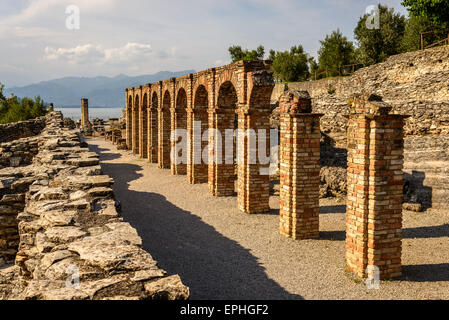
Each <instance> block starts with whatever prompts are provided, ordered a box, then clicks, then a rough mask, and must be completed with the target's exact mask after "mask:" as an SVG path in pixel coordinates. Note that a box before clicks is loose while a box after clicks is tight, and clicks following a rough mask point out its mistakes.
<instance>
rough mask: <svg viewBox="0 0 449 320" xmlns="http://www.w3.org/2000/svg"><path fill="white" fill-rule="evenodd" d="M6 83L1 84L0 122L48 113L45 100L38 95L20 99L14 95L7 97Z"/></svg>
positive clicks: (25, 118) (26, 118)
mask: <svg viewBox="0 0 449 320" xmlns="http://www.w3.org/2000/svg"><path fill="white" fill-rule="evenodd" d="M3 88H4V85H2V84H0V123H9V122H16V121H23V120H28V119H33V118H36V117H40V116H43V115H45V114H46V113H47V109H46V107H45V103H44V101H43V100H42V99H41V97H39V96H37V97H36V98H35V99H34V100H33V99H31V98H22V99H19V98H18V97H17V96H14V95H12V96H11V97H9V98H5V96H4V95H3Z"/></svg>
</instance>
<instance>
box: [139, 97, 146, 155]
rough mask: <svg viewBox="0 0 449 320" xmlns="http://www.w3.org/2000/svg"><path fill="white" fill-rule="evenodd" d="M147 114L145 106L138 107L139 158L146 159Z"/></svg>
mask: <svg viewBox="0 0 449 320" xmlns="http://www.w3.org/2000/svg"><path fill="white" fill-rule="evenodd" d="M147 124H148V116H147V107H146V106H145V104H144V106H143V107H142V108H140V113H139V128H140V130H139V155H140V157H141V158H143V159H146V158H148V155H147V152H148V146H147V142H148V137H147V135H148V125H147Z"/></svg>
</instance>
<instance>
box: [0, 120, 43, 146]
mask: <svg viewBox="0 0 449 320" xmlns="http://www.w3.org/2000/svg"><path fill="white" fill-rule="evenodd" d="M44 128H45V117H39V118H36V119H33V120H27V121H19V122H13V123H7V124H0V143H2V142H8V141H13V140H17V139H20V138H26V137H32V136H36V135H38V134H40V133H41V131H42V130H43V129H44Z"/></svg>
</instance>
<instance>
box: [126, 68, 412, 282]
mask: <svg viewBox="0 0 449 320" xmlns="http://www.w3.org/2000/svg"><path fill="white" fill-rule="evenodd" d="M269 67H270V64H269V62H266V61H239V62H236V63H234V64H231V65H227V66H223V67H220V68H213V69H208V70H206V71H203V72H199V73H195V74H189V75H187V76H184V77H180V78H172V79H170V80H166V81H160V82H157V83H153V84H146V85H143V86H139V87H135V88H129V89H126V101H127V106H126V144H127V146H128V149H130V150H132V152H134V153H136V154H139V155H140V157H142V158H147V159H148V161H149V162H152V163H158V166H159V167H160V168H167V169H171V173H172V174H173V175H187V180H188V182H189V183H205V182H208V184H209V190H210V193H211V194H212V195H214V196H231V195H233V194H234V191H235V190H234V189H235V187H234V186H235V167H237V204H238V207H239V209H241V210H242V211H243V212H246V213H259V212H267V211H269V210H270V206H269V174H267V171H266V170H265V169H267V168H268V166H269V164H266V163H265V162H263V163H262V162H261V161H260V159H261V158H263V157H266V156H267V155H268V156H269V154H270V150H269V146H270V143H269V137H270V134H269V129H270V125H269V118H270V96H271V93H272V90H273V87H274V83H273V79H272V74H271V72H269ZM350 104H351V113H350V115H349V123H348V132H347V137H348V169H347V171H348V179H347V214H346V220H347V227H346V263H347V268H348V269H349V270H350V271H352V272H354V273H355V274H357V275H359V276H362V277H366V276H367V275H368V273H369V274H371V273H372V272H376V270H374V269H373V268H372V267H377V268H379V269H378V271H379V276H380V278H381V279H383V278H391V277H397V276H400V275H401V245H402V242H401V240H402V236H401V228H402V200H403V199H402V197H403V195H402V187H403V172H402V166H403V144H404V143H403V127H404V119H405V118H406V116H402V115H397V114H390V113H389V112H390V110H391V107H389V106H387V105H386V104H385V103H383V102H382V100H381V98H380V97H377V96H374V95H372V96H369V95H361V96H357V97H355V98H354V99H352V101H350ZM311 106H312V104H311V99H310V96H309V94H308V93H307V92H306V91H294V90H291V91H290V90H288V91H286V92H284V94H283V95H282V96H281V98H280V129H281V140H280V225H279V230H280V233H281V234H283V235H285V236H287V237H291V238H293V239H307V238H319V184H320V137H321V133H320V117H321V116H322V114H313V113H311V111H312V107H311ZM236 123H237V125H236ZM237 128H238V129H239V131H238V134H236V135H235V134H234V137H233V140H229V139H226V138H225V137H226V132H228V131H229V130H230V129H231V130H235V129H237ZM177 129H185V130H186V132H187V133H186V137H185V136H184V137H183V136H178V135H176V134H175V133H176V130H177ZM206 129H209V130H208V131H206ZM248 130H254V131H255V132H260V131H265V132H266V136H265V137H266V139H262V138H260V136H259V135H251V134H242V133H245V132H248ZM204 132H206V133H207V135H206V136H205V135H204ZM202 134H203V136H202ZM181 139H186V140H187V149H186V150H187V152H186V153H187V154H177V156H178V157H179V158H181V159H183V160H185V161H182V162H181V163H177V162H174V160H173V159H175V157H174V156H175V154H174V152H178V151H177V150H176V149H175V146H176V145H177V143H178V142H179V141H180V140H181ZM262 140H264V141H262ZM225 145H226V148H225ZM207 146H208V148H206V147H207ZM229 146H231V149H233V150H234V152H233V153H229V152H225V149H227V150H228V149H229V148H228V147H229ZM256 149H257V157H254V150H256ZM203 151H205V152H203ZM171 152H172V153H173V154H171ZM255 158H256V159H257V160H256V161H254V159H255ZM236 159H238V161H237V162H236ZM236 164H237V166H236ZM367 268H368V269H369V270H368V271H367Z"/></svg>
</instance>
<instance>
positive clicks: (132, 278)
mask: <svg viewBox="0 0 449 320" xmlns="http://www.w3.org/2000/svg"><path fill="white" fill-rule="evenodd" d="M46 121H47V125H46V127H45V129H44V130H43V131H42V133H41V134H40V135H39V137H38V153H37V154H36V156H35V157H34V159H33V161H32V164H31V165H27V166H22V167H18V168H11V167H8V168H5V169H2V170H0V179H1V180H0V181H1V183H0V186H3V189H2V190H3V191H2V192H3V193H4V194H3V195H2V196H1V197H0V198H1V201H2V202H1V204H0V208H2V209H3V208H4V210H3V211H2V212H3V214H4V215H5V216H7V217H9V218H8V219H3V217H2V216H0V219H1V220H0V221H5V223H6V224H0V232H2V233H0V234H4V232H5V231H8V237H7V238H6V241H7V244H8V246H9V247H10V248H9V247H8V248H7V249H6V250H9V251H6V252H7V253H9V255H7V254H5V253H3V257H5V256H6V257H7V259H4V260H11V258H14V256H15V265H14V266H12V267H9V268H6V269H1V270H0V298H3V299H44V300H48V299H51V300H53V299H70V300H72V299H187V298H188V297H189V289H188V287H186V286H184V285H183V284H182V282H181V279H180V278H179V276H178V275H172V276H168V275H167V274H166V272H165V271H164V270H162V269H160V268H159V267H158V266H157V262H156V261H155V260H154V259H153V258H152V257H151V255H150V254H149V253H147V252H146V251H144V250H143V249H142V239H141V238H140V237H139V235H138V234H137V232H136V230H135V229H134V228H133V227H132V226H131V225H130V224H129V223H127V222H124V221H123V219H122V218H121V217H120V213H119V210H118V209H117V203H116V201H115V200H114V193H113V190H112V188H111V185H112V184H113V180H112V179H111V178H110V177H109V176H107V175H103V174H102V172H101V168H100V166H99V159H98V155H97V154H96V153H92V152H89V150H88V148H87V146H86V144H85V143H84V142H82V141H81V140H80V137H79V133H78V132H77V131H74V130H70V128H64V121H63V118H62V114H61V113H58V112H54V113H52V114H50V115H49V116H47V119H46ZM5 186H6V187H5ZM6 189H7V190H8V192H4V190H6ZM8 208H10V209H8ZM12 208H13V209H12ZM14 231H15V232H14ZM0 244H1V242H0ZM3 262H6V261H3ZM77 279H79V282H78V280H77Z"/></svg>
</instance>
